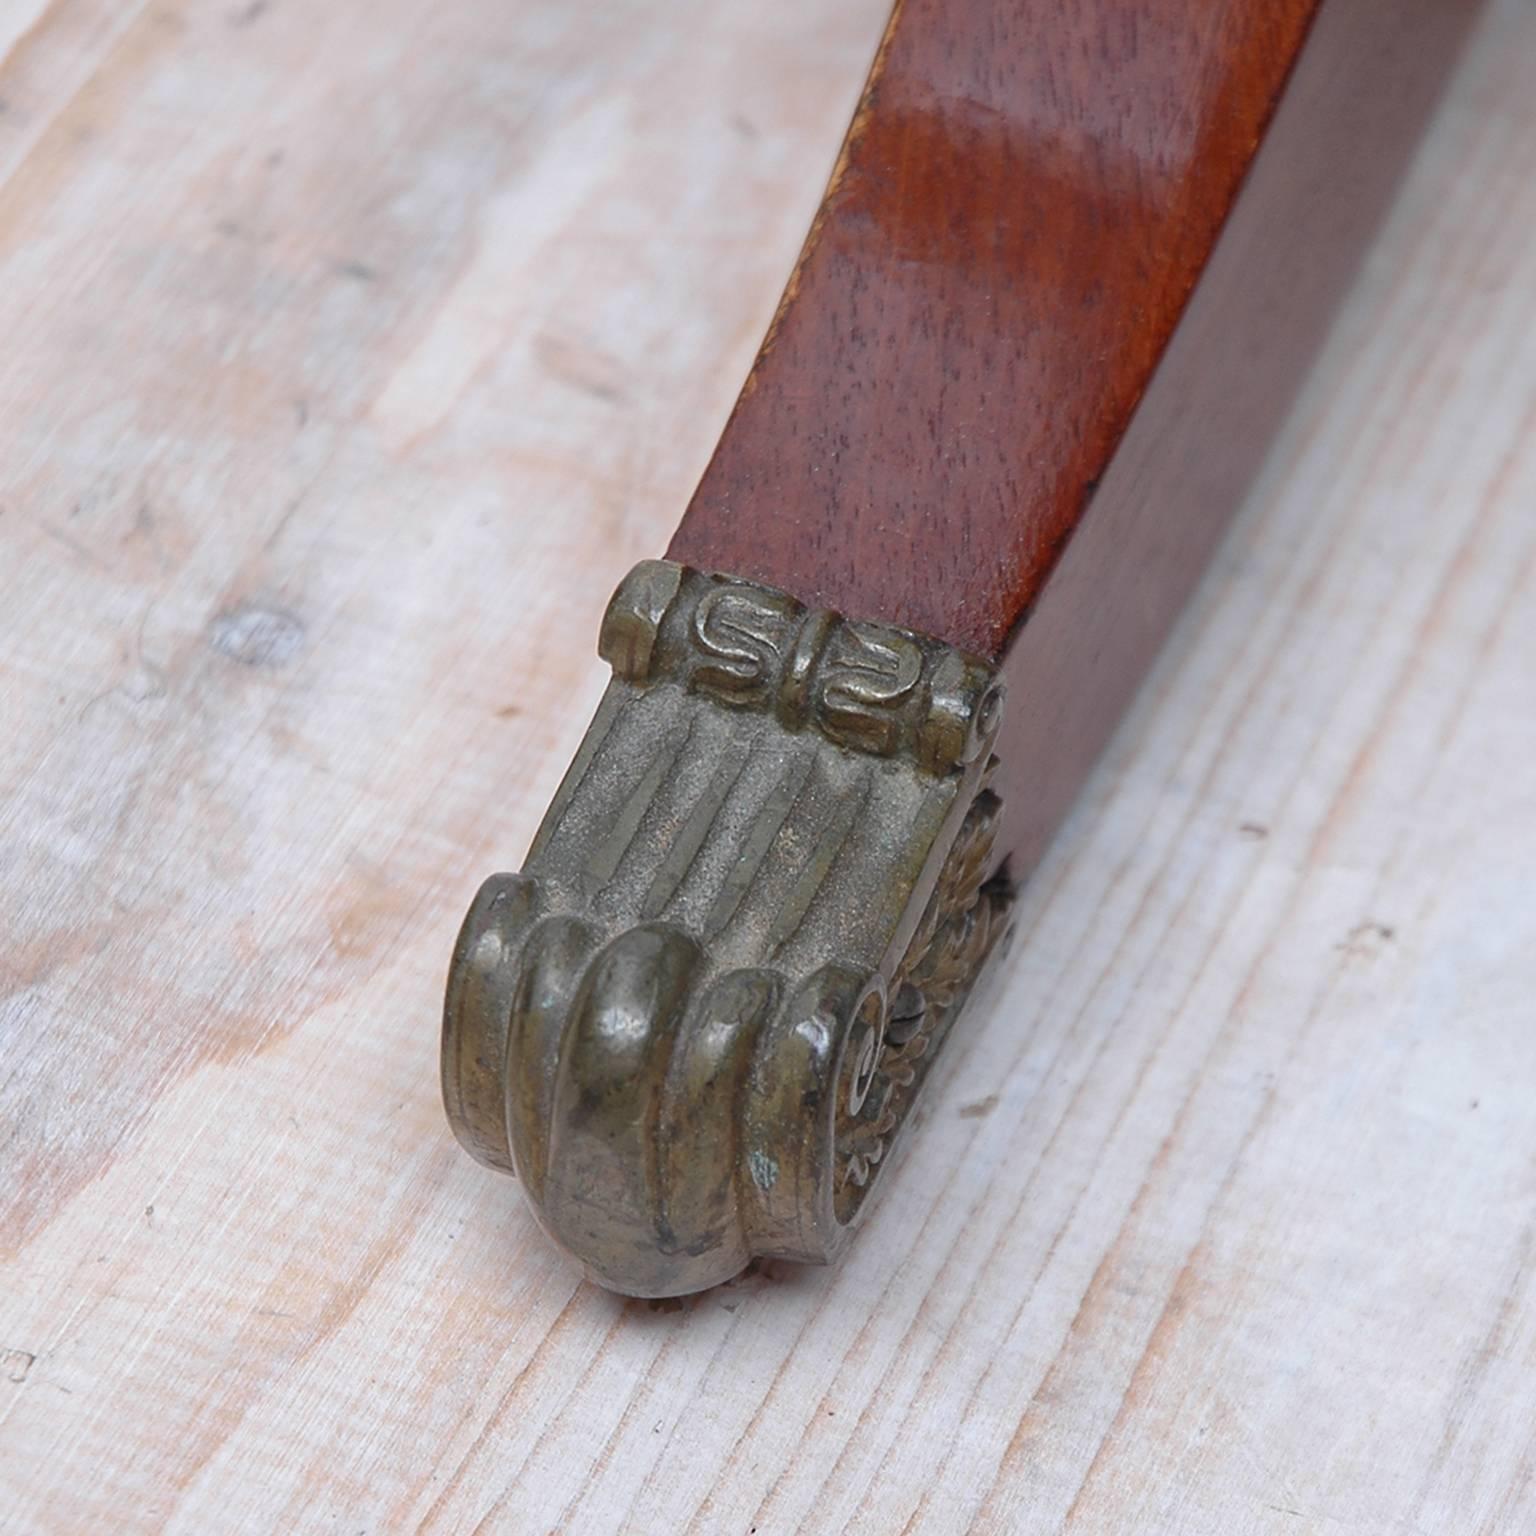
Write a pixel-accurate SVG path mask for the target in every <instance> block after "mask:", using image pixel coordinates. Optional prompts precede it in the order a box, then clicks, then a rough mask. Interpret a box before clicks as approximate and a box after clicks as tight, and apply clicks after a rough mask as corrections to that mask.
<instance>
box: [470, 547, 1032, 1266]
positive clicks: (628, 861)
mask: <svg viewBox="0 0 1536 1536" xmlns="http://www.w3.org/2000/svg"><path fill="white" fill-rule="evenodd" d="M599 651H600V653H601V654H602V656H603V657H604V658H605V659H606V660H607V661H608V662H609V663H610V664H611V665H612V667H613V673H614V675H613V680H612V681H611V682H610V684H609V686H608V690H607V692H606V694H605V695H604V697H603V700H602V703H601V705H600V706H599V708H598V711H597V715H596V718H595V719H594V720H593V722H592V726H591V728H590V730H589V731H588V733H587V736H586V739H585V741H584V742H583V744H582V747H581V750H580V751H579V753H578V754H577V757H576V760H575V762H574V763H573V764H572V765H571V769H570V771H569V773H568V774H567V775H566V778H565V782H564V783H563V784H562V785H561V787H560V790H559V792H558V794H557V795H556V797H555V800H554V803H553V805H552V806H551V807H550V810H549V813H548V815H547V816H546V817H545V819H544V823H543V825H542V826H541V827H540V829H539V833H538V836H537V837H536V838H535V840H534V844H533V848H532V851H531V852H530V854H529V856H528V861H527V863H526V865H525V867H524V870H523V872H522V873H521V874H519V875H496V876H493V877H492V878H491V879H490V880H489V881H487V882H486V884H485V885H484V887H483V888H482V889H481V891H480V893H479V895H478V896H477V897H476V899H475V902H474V905H473V906H472V907H471V908H470V912H469V916H468V917H467V918H466V920H465V923H464V927H463V931H462V933H461V934H460V937H459V942H458V945H457V947H456V949H455V951H454V956H453V963H452V969H451V972H450V975H449V981H448V998H447V1006H446V1010H445V1017H444V1024H443V1058H442V1069H443V1095H444V1099H445V1101H446V1104H447V1108H448V1116H449V1119H450V1120H451V1122H452V1124H453V1128H454V1131H455V1133H456V1134H457V1136H458V1138H459V1140H460V1141H461V1142H462V1143H463V1144H464V1146H465V1147H466V1148H468V1149H469V1151H470V1152H472V1153H473V1154H474V1156H475V1157H477V1158H479V1159H480V1161H482V1162H484V1163H488V1164H490V1165H491V1166H492V1167H495V1168H500V1169H504V1170H507V1171H509V1172H515V1173H516V1174H517V1176H518V1178H519V1179H520V1180H521V1181H522V1184H523V1187H524V1189H525V1191H526V1193H527V1195H528V1198H529V1200H530V1201H531V1202H532V1205H533V1209H534V1211H535V1213H536V1214H537V1216H538V1218H539V1220H540V1222H541V1223H542V1225H543V1226H544V1228H545V1230H546V1231H547V1232H548V1233H549V1234H550V1236H551V1237H553V1238H554V1239H555V1240H556V1241H557V1242H558V1243H559V1244H560V1245H561V1246H562V1247H564V1248H565V1249H566V1250H567V1251H568V1252H569V1253H571V1254H572V1255H573V1256H574V1257H575V1258H576V1259H577V1260H579V1261H580V1262H581V1264H582V1265H583V1266H584V1268H585V1269H586V1271H587V1273H588V1274H589V1275H590V1276H591V1277H592V1278H593V1279H594V1280H596V1281H598V1282H599V1283H601V1284H603V1285H605V1286H608V1287H611V1288H612V1289H614V1290H618V1291H624V1292H627V1293H629V1294H632V1295H638V1296H667V1295H677V1294H681V1293H683V1292H688V1291H696V1290H699V1289H701V1288H703V1287H705V1286H708V1285H711V1284H714V1283H716V1282H718V1281H721V1280H725V1279H728V1278H730V1277H731V1276H732V1275H734V1274H735V1273H736V1272H737V1271H738V1270H740V1269H741V1268H742V1266H743V1265H745V1264H746V1263H747V1261H748V1260H749V1259H750V1258H752V1257H753V1256H754V1255H764V1256H770V1255H771V1256H775V1257H783V1258H790V1259H802V1260H810V1261H821V1262H825V1261H828V1260H831V1259H832V1258H834V1257H835V1256H836V1255H837V1253H838V1252H839V1251H840V1250H841V1248H842V1247H843V1245H844V1243H845V1242H846V1241H847V1238H848V1236H849V1233H850V1231H851V1229H852V1227H853V1225H854V1223H855V1222H856V1220H857V1219H858V1216H859V1214H860V1212H861V1211H862V1209H863V1207H864V1204H865V1202H866V1200H867V1198H868V1195H869V1192H870V1189H871V1187H872V1185H873V1182H874V1180H875V1178H876V1176H877V1173H878V1169H879V1166H880V1164H881V1162H882V1159H883V1158H884V1157H885V1155H886V1153H887V1152H888V1150H889V1148H890V1145H891V1142H892V1140H893V1138H894V1137H896V1136H897V1135H899V1133H900V1131H901V1127H902V1124H903V1122H904V1120H905V1119H906V1116H907V1114H908V1112H909V1111H910V1109H911V1107H912V1104H913V1102H914V1101H915V1099H916V1097H917V1095H918V1093H919V1091H920V1090H921V1088H922V1085H923V1081H924V1078H925V1077H926V1075H927V1072H928V1070H929V1067H930V1065H931V1063H932V1061H933V1059H934V1057H935V1055H936V1053H937V1051H938V1049H939V1047H940V1046H941V1045H942V1044H943V1042H944V1039H945V1037H946V1035H947V1033H948V1031H949V1029H950V1027H951V1025H952V1024H953V1021H954V1016H955V1014H956V1012H957V1011H958V1010H959V1008H960V1005H961V1004H962V1003H963V1001H964V999H965V996H966V993H967V992H968V991H969V989H970V987H971V984H972V982H973V981H974V979H975V977H976V975H977V972H978V971H979V969H980V967H981V965H982V963H983V961H984V960H985V959H986V957H987V955H988V953H989V952H990V950H991V949H992V948H993V946H994V944H995V943H996V941H997V939H998V937H999V936H1000V934H1001V932H1002V930H1003V926H1004V923H1005V921H1006V917H1007V911H1008V892H1007V888H1006V885H1005V883H1004V882H1003V881H1002V880H1001V879H994V880H992V881H990V882H988V881H987V879H986V877H987V876H988V874H989V873H990V872H991V869H992V847H993V840H994V834H995V831H996V824H997V810H998V803H999V802H998V800H997V797H996V795H995V794H994V793H993V791H992V790H991V789H990V788H989V787H988V780H989V777H990V773H991V767H992V757H991V748H992V744H993V741H994V739H995V737H996V734H997V728H998V722H999V719H1000V716H1001V712H1002V705H1003V691H1002V686H1001V683H1000V681H999V679H998V677H997V675H996V672H995V670H994V669H993V668H991V667H989V666H987V665H986V664H985V663H983V662H981V661H979V660H977V659H976V658H975V657H972V656H968V655H966V654H964V653H962V652H960V651H957V650H955V649H953V648H952V647H950V646H947V645H944V644H942V643H940V642H938V641H936V640H932V639H929V638H926V637H924V636H922V635H917V634H912V633H909V632H907V631H904V630H899V629H893V628H889V627H886V626H883V625H875V624H864V623H858V622H855V621H852V620H847V619H843V618H840V617H839V616H838V615H836V614H834V613H830V612H827V611H825V610H815V609H808V608H806V607H805V606H804V605H802V604H801V603H799V602H797V601H796V600H795V599H794V598H792V597H790V596H788V595H787V594H785V593H783V592H779V591H776V590H773V589H772V588H768V587H763V586H758V585H754V584H749V583H746V582H742V581H736V580H732V579H731V578H729V577H721V576H711V575H705V574H702V573H700V572H698V571H694V570H690V569H687V568H686V567H683V566H680V565H676V564H672V563H670V562H666V561H648V562H646V563H644V564H642V565H640V566H638V567H636V569H635V570H634V571H632V572H631V573H630V575H629V576H628V577H627V578H626V579H625V581H624V582H623V584H622V585H621V587H620V588H619V591H618V592H617V594H616V595H615V597H614V599H613V602H612V603H611V605H610V606H609V609H608V613H607V617H606V618H605V620H604V623H603V627H602V636H601V641H600V644H599Z"/></svg>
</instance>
